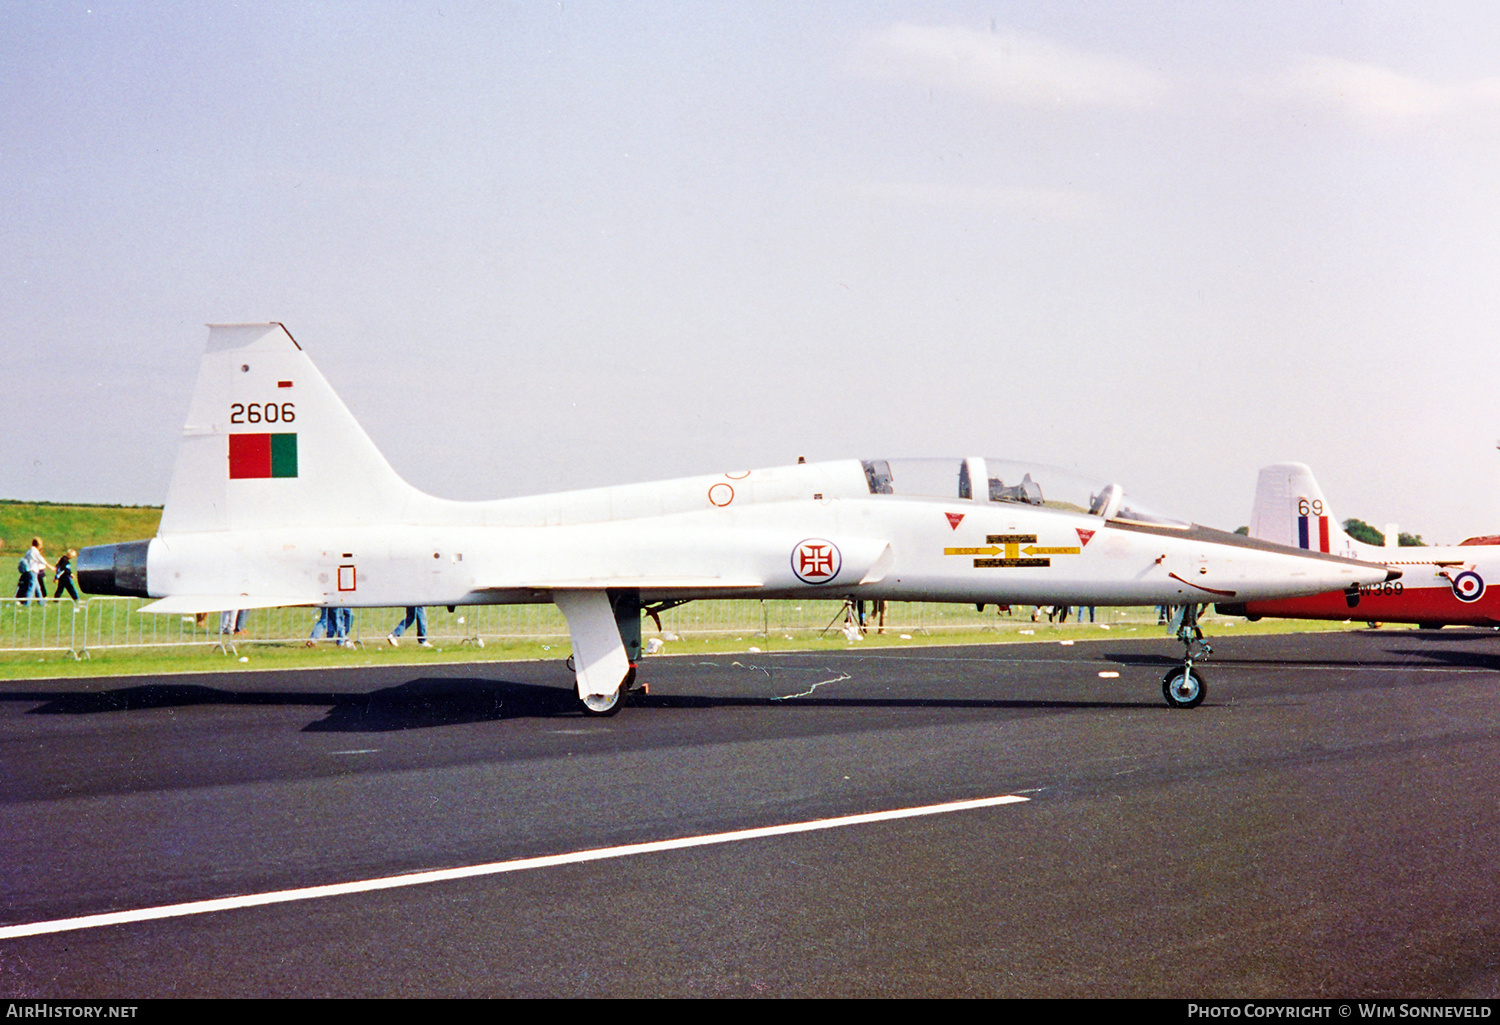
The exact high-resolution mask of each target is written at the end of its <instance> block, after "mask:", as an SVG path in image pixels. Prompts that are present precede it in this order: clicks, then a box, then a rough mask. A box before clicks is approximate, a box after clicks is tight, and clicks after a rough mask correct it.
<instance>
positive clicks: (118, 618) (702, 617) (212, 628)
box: [0, 597, 1156, 658]
mask: <svg viewBox="0 0 1500 1025" xmlns="http://www.w3.org/2000/svg"><path fill="white" fill-rule="evenodd" d="M148 601H149V599H144V598H109V597H92V598H87V599H85V600H84V601H81V602H74V601H72V600H70V599H66V598H64V599H57V598H39V599H32V600H31V601H29V602H22V601H16V600H14V599H6V600H4V601H3V602H0V651H66V652H69V653H71V654H72V655H73V656H74V657H77V658H82V657H85V656H86V655H87V654H88V652H89V651H90V650H92V649H101V648H150V647H168V646H174V645H194V644H209V645H216V646H221V647H224V648H225V649H226V650H228V649H230V648H232V647H233V646H234V645H236V644H241V643H256V642H282V643H287V642H294V641H305V640H307V639H308V638H309V635H310V634H311V632H312V629H313V624H314V623H315V622H316V621H317V618H318V610H317V609H312V608H280V609H251V610H247V611H245V612H243V613H240V615H239V616H237V617H236V616H231V615H230V614H220V613H209V614H207V615H198V616H191V615H176V614H166V615H163V614H159V613H149V612H147V613H143V612H141V611H140V609H141V606H143V605H146V604H148ZM352 612H353V622H352V627H351V631H350V639H351V640H353V641H354V642H355V643H357V644H367V643H372V642H376V643H378V642H383V641H384V639H385V637H386V635H387V634H388V633H390V631H391V630H392V629H393V628H394V627H395V625H396V624H397V623H399V622H401V620H402V619H403V618H404V616H405V610H404V609H400V608H370V609H353V610H352ZM853 613H854V610H853V608H852V607H850V606H846V605H845V604H844V603H842V602H838V601H802V602H798V601H789V600H787V601H783V600H763V599H758V598H740V599H720V600H711V601H695V602H690V603H688V604H686V605H679V606H677V607H676V608H672V609H666V610H664V611H662V612H660V613H659V614H658V618H659V620H660V630H659V631H658V629H657V623H656V622H655V621H654V620H653V619H650V618H648V619H646V620H645V621H644V623H643V624H642V629H643V634H644V636H646V637H648V638H650V637H662V638H665V639H666V640H667V641H673V640H676V639H680V638H692V637H703V636H722V635H739V636H743V637H745V638H747V639H749V638H753V637H764V638H768V639H774V638H778V637H780V638H785V639H794V638H796V637H799V636H800V637H809V636H818V635H820V634H828V635H833V634H836V633H837V632H839V631H843V630H846V629H847V628H848V626H849V623H850V621H851V619H852V618H853ZM1097 616H1098V623H1102V624H1111V625H1113V624H1124V623H1129V624H1132V625H1135V624H1145V623H1154V622H1155V617H1156V610H1155V609H1151V608H1132V609H1116V608H1102V607H1101V608H1100V609H1098V611H1097ZM1033 619H1034V620H1035V621H1036V622H1037V623H1040V624H1041V625H1046V624H1047V622H1048V620H1047V616H1046V614H1045V610H1043V611H1042V612H1040V613H1037V612H1034V611H1033V607H1032V606H1019V605H1018V606H1015V607H1014V608H1013V609H1012V610H1011V611H1010V612H1008V613H1006V612H1002V611H1000V610H998V609H997V607H996V606H993V605H991V606H987V607H986V608H985V610H984V611H982V612H981V611H979V610H976V609H975V608H974V606H972V605H954V604H945V603H937V602H887V603H886V604H885V610H884V615H883V617H882V615H881V611H880V609H879V606H877V605H876V604H875V603H873V602H867V603H866V605H865V629H866V632H867V633H869V634H876V633H885V634H893V635H900V634H911V635H913V636H917V635H922V634H934V633H943V632H951V631H976V632H978V631H985V630H1006V631H1022V632H1024V630H1025V629H1026V628H1028V627H1031V626H1032V625H1033V623H1032V620H1033ZM1069 625H1070V626H1081V627H1084V628H1087V627H1089V626H1091V625H1094V624H1091V623H1090V622H1087V621H1085V622H1083V623H1081V624H1078V623H1076V621H1075V620H1074V619H1073V617H1071V616H1070V621H1069ZM237 627H238V629H237ZM427 629H428V637H429V638H430V639H431V640H433V641H442V642H445V643H480V642H483V641H484V640H485V639H486V638H489V639H492V640H525V639H532V640H545V639H549V638H555V639H564V640H565V639H566V637H567V635H568V629H567V622H566V620H564V619H563V616H562V613H561V612H560V611H558V609H557V607H556V606H555V605H551V604H537V605H460V606H458V607H457V608H456V609H455V610H454V611H453V612H449V611H448V610H447V609H446V608H443V607H429V608H428V609H427ZM416 640H417V636H416V627H415V626H412V627H410V628H409V629H408V630H407V631H406V634H405V636H404V637H403V638H402V643H403V644H414V643H416ZM324 643H326V638H325V639H324Z"/></svg>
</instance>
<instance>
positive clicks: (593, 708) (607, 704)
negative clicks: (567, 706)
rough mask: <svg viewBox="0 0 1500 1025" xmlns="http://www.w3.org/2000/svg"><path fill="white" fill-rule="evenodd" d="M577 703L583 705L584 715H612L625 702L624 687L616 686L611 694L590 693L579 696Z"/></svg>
mask: <svg viewBox="0 0 1500 1025" xmlns="http://www.w3.org/2000/svg"><path fill="white" fill-rule="evenodd" d="M578 703H579V704H580V705H582V706H583V711H584V714H585V715H597V716H601V717H603V716H608V715H614V714H615V713H616V712H618V711H619V710H620V706H621V705H623V704H625V688H624V687H620V688H618V689H617V690H616V691H615V692H614V693H613V694H590V695H588V696H587V697H580V698H579V699H578Z"/></svg>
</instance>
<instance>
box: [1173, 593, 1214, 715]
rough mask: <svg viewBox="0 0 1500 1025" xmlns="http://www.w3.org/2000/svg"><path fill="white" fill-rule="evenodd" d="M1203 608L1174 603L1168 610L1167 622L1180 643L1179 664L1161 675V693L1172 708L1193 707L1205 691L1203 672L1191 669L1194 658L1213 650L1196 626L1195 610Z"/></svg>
mask: <svg viewBox="0 0 1500 1025" xmlns="http://www.w3.org/2000/svg"><path fill="white" fill-rule="evenodd" d="M1205 607H1206V606H1203V605H1178V606H1176V607H1175V608H1174V609H1173V610H1172V618H1171V621H1170V625H1171V626H1172V627H1173V629H1174V630H1176V632H1177V639H1178V640H1179V641H1181V642H1182V649H1183V651H1182V665H1180V666H1176V667H1174V668H1173V669H1172V670H1171V671H1170V672H1168V673H1167V675H1166V676H1163V677H1162V678H1161V693H1162V697H1164V698H1166V699H1167V704H1168V705H1170V706H1171V707H1173V708H1197V707H1198V706H1199V705H1200V704H1202V703H1203V699H1204V697H1205V696H1206V695H1207V694H1208V684H1207V681H1205V680H1204V678H1203V674H1202V673H1200V672H1199V671H1198V670H1197V669H1194V668H1193V661H1194V660H1195V659H1205V658H1208V657H1209V656H1210V655H1212V654H1213V653H1214V649H1213V646H1212V645H1210V644H1209V643H1208V642H1207V641H1206V640H1204V639H1203V631H1202V630H1201V629H1199V627H1198V613H1199V612H1200V611H1202V610H1203V609H1204V608H1205Z"/></svg>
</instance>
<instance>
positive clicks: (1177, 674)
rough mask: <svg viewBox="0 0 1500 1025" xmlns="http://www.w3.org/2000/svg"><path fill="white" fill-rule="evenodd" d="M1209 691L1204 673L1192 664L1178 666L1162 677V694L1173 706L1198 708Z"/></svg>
mask: <svg viewBox="0 0 1500 1025" xmlns="http://www.w3.org/2000/svg"><path fill="white" fill-rule="evenodd" d="M1207 693H1208V685H1207V684H1206V683H1205V682H1204V680H1203V676H1202V674H1201V673H1199V672H1198V670H1196V669H1194V668H1193V667H1192V666H1178V667H1177V668H1175V669H1173V670H1172V671H1171V672H1170V673H1168V674H1167V675H1166V676H1163V677H1162V678H1161V695H1162V697H1164V698H1166V699H1167V704H1168V705H1170V706H1172V707H1173V708H1197V707H1198V706H1199V705H1200V704H1202V703H1203V698H1204V696H1205V695H1206V694H1207Z"/></svg>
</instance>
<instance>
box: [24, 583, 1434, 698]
mask: <svg viewBox="0 0 1500 1025" xmlns="http://www.w3.org/2000/svg"><path fill="white" fill-rule="evenodd" d="M703 604H709V603H703ZM775 604H779V603H770V602H768V603H767V605H775ZM786 604H788V605H790V604H791V603H786ZM828 604H829V605H830V606H836V605H837V603H828ZM691 607H692V606H691V605H689V606H684V607H683V608H691ZM970 608H971V609H972V606H971V607H970ZM278 611H280V610H278ZM297 611H299V612H305V611H306V610H297ZM432 611H433V612H434V613H436V615H434V617H433V619H434V622H433V627H434V631H433V636H434V643H435V646H434V647H432V648H418V647H416V646H415V644H414V643H413V640H414V639H413V638H412V637H411V636H410V635H408V636H407V638H405V639H404V641H403V644H402V646H401V647H391V646H389V645H388V644H386V643H385V640H384V636H385V634H384V632H385V630H386V629H388V628H389V627H388V626H387V625H386V622H387V620H388V619H390V617H391V613H392V612H393V610H361V611H360V612H359V613H358V615H360V616H369V617H370V618H371V620H372V622H371V623H370V629H369V630H367V631H366V632H365V633H364V635H363V639H362V640H361V641H360V643H358V644H357V645H354V646H352V647H349V648H339V647H335V646H333V645H331V644H328V643H326V642H323V643H320V644H318V645H317V646H316V647H312V648H309V647H307V645H306V642H305V641H304V640H301V639H277V640H261V641H255V640H250V641H245V640H241V641H239V642H237V643H236V644H235V645H234V650H233V651H229V650H226V649H221V648H220V647H219V645H218V644H217V643H216V642H217V637H216V636H214V637H212V638H210V637H208V636H207V635H204V639H202V640H199V641H198V642H196V643H191V644H180V645H171V646H160V647H136V648H92V649H90V651H89V653H88V657H87V658H84V659H75V658H74V657H73V655H71V654H70V653H69V652H67V651H59V650H46V651H26V650H21V651H4V652H0V680H23V679H40V678H47V677H109V676H122V675H143V676H144V675H158V674H168V673H204V672H208V673H212V672H226V671H229V670H236V671H243V670H247V669H261V670H265V669H304V668H332V667H350V668H354V667H361V666H377V665H379V666H386V665H401V664H428V663H458V662H512V661H536V660H547V659H557V660H561V659H565V658H566V657H567V656H568V654H569V652H570V650H571V649H570V647H569V645H568V641H567V637H566V635H565V634H561V633H560V634H558V635H539V636H530V637H518V636H495V635H489V636H485V635H483V633H481V637H482V639H483V640H484V645H483V646H482V647H481V646H478V645H476V644H475V643H473V642H472V641H470V640H463V639H461V638H459V637H457V636H453V635H448V636H442V635H440V634H439V633H438V627H439V625H440V624H439V622H438V617H439V616H441V615H443V613H442V612H441V611H440V610H432ZM460 611H463V610H460ZM823 611H825V610H823V609H821V608H820V609H819V610H818V611H817V613H816V614H817V615H822V613H823ZM1099 611H1100V614H1101V621H1100V622H1099V623H1097V624H1094V623H1073V622H1069V623H1065V624H1055V623H1048V622H1047V621H1046V620H1045V618H1043V619H1042V621H1041V622H1036V623H1033V622H1031V621H1030V620H1029V618H1027V617H1024V616H1018V617H1014V618H1005V617H992V619H991V620H990V621H989V622H988V623H986V624H984V625H974V624H972V623H971V624H967V625H953V626H943V625H938V624H936V623H933V624H931V625H929V626H928V627H927V628H925V629H923V628H916V629H914V628H911V627H905V628H903V627H893V628H892V629H890V630H889V631H888V632H887V633H885V634H884V635H880V634H876V633H875V632H873V631H872V632H871V633H870V634H869V635H868V636H866V637H864V638H862V639H860V640H855V641H851V640H849V639H847V638H846V637H845V636H844V635H843V634H842V633H840V632H839V631H838V630H837V629H834V630H831V631H828V632H827V633H823V632H821V631H819V630H817V629H806V628H803V629H794V628H782V627H777V628H773V629H771V630H769V631H768V632H763V631H761V630H760V629H759V627H760V624H759V623H744V624H741V625H742V626H743V627H744V628H743V629H738V630H735V629H730V630H724V629H723V628H722V625H719V626H716V627H715V628H714V629H705V630H701V631H695V630H693V629H690V628H687V627H683V626H681V625H680V624H672V623H671V622H670V621H668V622H667V623H666V624H665V625H666V626H667V630H666V631H665V632H664V633H662V634H658V633H656V632H654V631H652V630H651V629H649V624H648V629H647V631H646V633H645V637H646V638H648V639H649V638H652V637H656V638H660V639H663V641H664V644H663V647H662V650H661V652H660V653H659V654H658V655H656V656H650V657H662V656H678V657H682V656H687V657H701V656H721V655H729V656H744V655H755V654H759V653H763V652H785V651H813V652H817V651H829V652H833V651H839V652H845V651H853V650H864V649H876V648H889V647H924V646H942V645H954V644H995V645H1003V644H1018V643H1032V644H1061V643H1068V644H1078V643H1087V644H1097V643H1101V642H1103V643H1107V642H1109V641H1112V640H1113V641H1120V640H1123V639H1130V640H1142V639H1159V640H1160V641H1161V642H1162V645H1163V652H1164V653H1171V654H1173V655H1176V654H1177V653H1179V652H1180V651H1181V648H1180V646H1179V645H1178V644H1177V643H1176V642H1175V641H1174V640H1173V639H1172V638H1171V636H1170V635H1169V634H1168V632H1167V629H1166V628H1165V627H1162V626H1158V625H1157V624H1156V620H1155V618H1154V613H1153V611H1152V610H1151V609H1110V610H1105V609H1100V610H1099ZM809 612H811V610H809ZM380 614H383V618H382V616H381V615H380ZM1106 616H1108V617H1109V618H1108V619H1106V618H1105V617H1106ZM309 621H310V614H309ZM299 623H300V620H299ZM674 626H676V629H674ZM1203 626H1204V630H1205V632H1206V633H1207V635H1208V636H1209V639H1210V640H1211V641H1218V640H1222V639H1225V638H1230V637H1237V636H1254V635H1257V634H1271V633H1275V634H1280V633H1311V632H1325V631H1338V630H1351V629H1366V626H1365V624H1363V623H1337V622H1314V621H1308V620H1265V621H1262V622H1259V623H1248V622H1246V621H1245V620H1243V619H1232V618H1227V617H1218V616H1212V615H1209V616H1206V617H1205V618H1204V621H1203ZM1384 629H1387V630H1392V629H1394V630H1401V629H1406V628H1405V627H1399V626H1388V627H1385V628H1384ZM648 661H649V657H648ZM1211 664H1212V663H1211V662H1210V665H1211Z"/></svg>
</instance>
